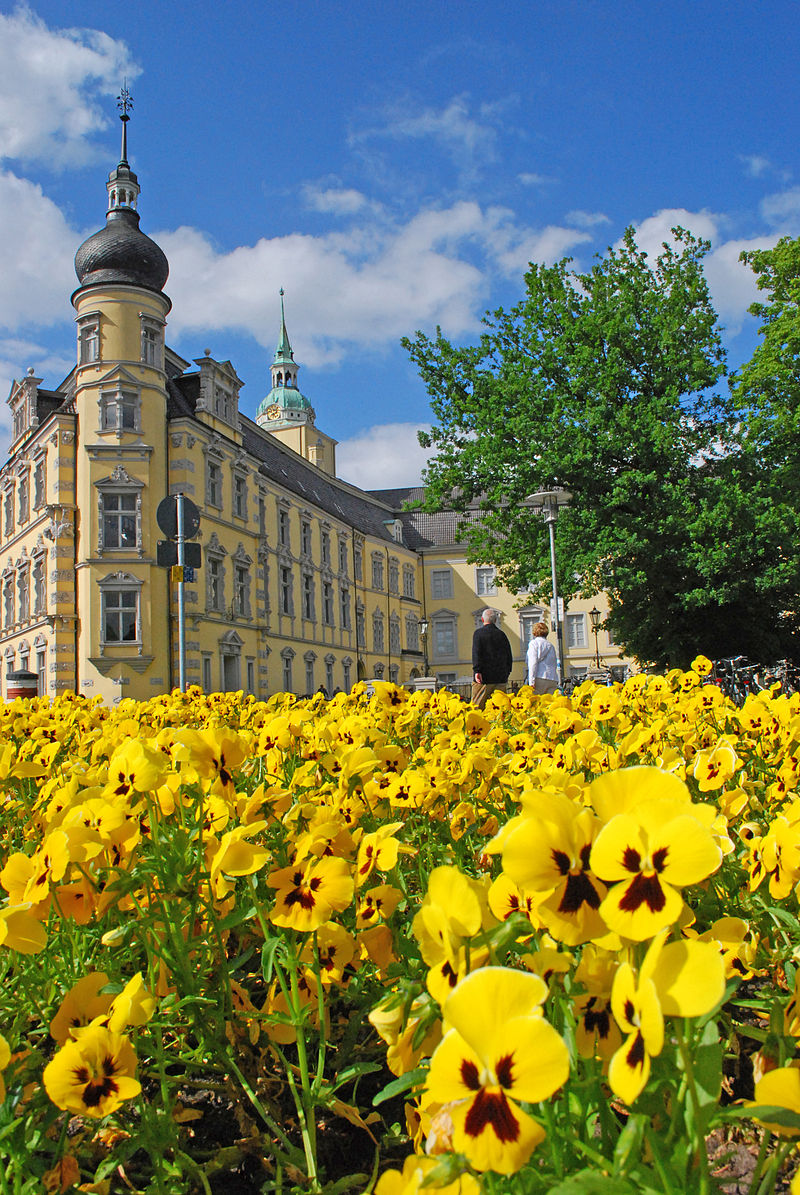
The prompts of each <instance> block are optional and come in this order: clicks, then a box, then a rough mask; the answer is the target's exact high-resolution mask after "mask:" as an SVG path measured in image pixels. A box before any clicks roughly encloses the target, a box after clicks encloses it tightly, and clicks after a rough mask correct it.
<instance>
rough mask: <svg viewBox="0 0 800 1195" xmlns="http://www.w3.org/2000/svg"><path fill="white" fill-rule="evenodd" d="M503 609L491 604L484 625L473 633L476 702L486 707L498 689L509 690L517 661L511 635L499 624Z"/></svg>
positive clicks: (473, 701)
mask: <svg viewBox="0 0 800 1195" xmlns="http://www.w3.org/2000/svg"><path fill="white" fill-rule="evenodd" d="M498 617H499V611H498V610H493V609H492V608H491V607H487V609H485V610H484V611H483V613H482V614H481V625H480V626H479V627H478V629H477V631H476V632H475V634H474V635H473V636H472V673H473V685H472V704H473V705H475V706H477V707H478V709H479V710H482V709H483V707H484V706H485V705H486V699H487V697H488V696H489V694H490V693H493V692H494V691H495V689H501V690H502V691H503V692H504V693H505V691H506V684H507V682H508V678H509V676H510V674H511V669H512V667H513V664H514V657H513V656H512V654H511V644H510V643H509V641H508V636H507V635H506V634H505V632H504V631H501V630H500V628H499V626H498V625H497V619H498Z"/></svg>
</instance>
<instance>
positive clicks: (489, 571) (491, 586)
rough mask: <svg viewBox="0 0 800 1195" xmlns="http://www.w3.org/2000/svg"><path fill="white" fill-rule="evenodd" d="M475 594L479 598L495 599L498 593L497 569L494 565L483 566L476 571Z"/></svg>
mask: <svg viewBox="0 0 800 1195" xmlns="http://www.w3.org/2000/svg"><path fill="white" fill-rule="evenodd" d="M475 592H476V593H477V595H478V597H494V596H495V594H496V593H497V569H496V568H495V567H494V565H493V564H482V565H479V566H478V567H477V568H476V569H475Z"/></svg>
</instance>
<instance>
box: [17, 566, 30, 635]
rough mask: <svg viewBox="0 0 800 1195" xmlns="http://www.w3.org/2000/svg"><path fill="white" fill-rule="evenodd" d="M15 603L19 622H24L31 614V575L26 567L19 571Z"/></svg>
mask: <svg viewBox="0 0 800 1195" xmlns="http://www.w3.org/2000/svg"><path fill="white" fill-rule="evenodd" d="M17 602H18V611H19V620H20V622H24V621H25V620H26V619H27V618H29V617H30V612H31V574H30V569H29V568H28V567H27V566H26V567H25V568H23V569H21V570H20V573H19V575H18V577H17Z"/></svg>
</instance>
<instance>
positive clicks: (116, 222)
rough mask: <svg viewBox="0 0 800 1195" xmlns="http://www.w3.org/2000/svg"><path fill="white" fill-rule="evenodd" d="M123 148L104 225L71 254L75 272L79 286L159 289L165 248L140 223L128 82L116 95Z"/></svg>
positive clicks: (162, 282)
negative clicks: (130, 148)
mask: <svg viewBox="0 0 800 1195" xmlns="http://www.w3.org/2000/svg"><path fill="white" fill-rule="evenodd" d="M118 103H119V106H120V109H121V115H120V120H121V121H122V152H121V155H120V160H119V164H118V165H117V167H116V169H115V170H112V171H111V173H110V174H109V176H108V182H107V183H106V189H107V191H108V211H107V214H106V223H105V227H104V228H101V229H100V231H99V232H96V233H94V234H93V235H92V236H90V237H89V238H88V239H87V240H85V241H84V242H83V244H82V245H81V246H80V248H79V249H78V252H77V253H76V254H75V273H76V274H77V276H78V281H79V283H80V286H81V289H84V288H85V287H90V286H98V285H102V286H107V285H109V284H110V285H112V286H113V285H118V284H122V285H129V286H137V287H142V288H143V289H145V290H150V291H155V292H156V293H157V294H160V293H161V291H163V289H164V285H165V283H166V281H167V277H168V276H169V263H168V261H167V258H166V255H165V253H164V251H163V250H162V249H161V248H160V247H159V246H158V245H157V244H156V243H155V241H153V240H151V239H150V237H148V236H145V234H144V233H143V232H141V231H140V229H139V213H138V212H137V210H136V205H137V202H138V199H139V192H140V187H139V180H138V179H137V177H136V175H135V174H134V172H133V171H132V170H131V168H130V164H129V163H128V135H127V134H128V121H129V120H130V116H129V115H128V112H129V109H130V108H132V106H133V102H132V100H131V97H130V93H129V92H128V89H127V87H123V89H122V92H121V94H120V98H119V101H118Z"/></svg>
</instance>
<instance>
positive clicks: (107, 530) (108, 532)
mask: <svg viewBox="0 0 800 1195" xmlns="http://www.w3.org/2000/svg"><path fill="white" fill-rule="evenodd" d="M101 501H102V504H103V547H104V548H135V547H136V545H137V536H136V494H115V493H105V494H103V495H102V498H101Z"/></svg>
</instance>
